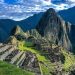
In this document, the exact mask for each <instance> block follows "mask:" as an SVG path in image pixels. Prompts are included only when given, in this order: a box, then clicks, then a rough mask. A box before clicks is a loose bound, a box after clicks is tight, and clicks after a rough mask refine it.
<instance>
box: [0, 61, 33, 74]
mask: <svg viewBox="0 0 75 75" xmlns="http://www.w3.org/2000/svg"><path fill="white" fill-rule="evenodd" d="M0 75H34V74H33V73H31V72H28V71H24V70H22V69H20V68H17V67H16V66H13V65H11V64H8V63H6V62H3V61H0Z"/></svg>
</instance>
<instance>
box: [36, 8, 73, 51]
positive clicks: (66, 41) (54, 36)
mask: <svg viewBox="0 0 75 75" xmlns="http://www.w3.org/2000/svg"><path fill="white" fill-rule="evenodd" d="M36 29H37V31H38V32H39V33H40V34H41V35H42V36H43V37H46V38H47V39H48V40H49V41H50V42H52V43H55V44H57V45H59V46H60V45H61V46H62V47H64V48H66V49H68V50H71V49H72V43H71V40H70V37H69V35H70V30H71V24H70V23H66V22H65V21H64V20H63V19H62V18H61V17H60V16H59V15H57V13H56V12H55V10H54V9H52V8H51V9H48V10H47V12H45V13H44V15H43V17H42V18H41V20H40V21H39V23H38V25H37V26H36Z"/></svg>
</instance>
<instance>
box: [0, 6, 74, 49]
mask: <svg viewBox="0 0 75 75" xmlns="http://www.w3.org/2000/svg"><path fill="white" fill-rule="evenodd" d="M74 9H75V7H73V8H71V9H68V10H65V11H60V12H58V15H59V14H60V16H61V17H63V19H64V20H65V21H64V20H63V19H62V18H61V17H60V18H58V17H57V14H54V12H55V11H53V9H50V10H48V11H47V12H46V13H39V14H35V15H34V16H32V17H29V18H27V19H25V20H22V21H13V20H10V19H1V20H0V42H4V41H6V39H7V38H8V37H9V36H10V35H11V30H12V29H13V28H14V26H17V25H19V26H20V27H21V28H22V29H23V30H24V31H25V32H26V31H27V30H30V29H35V28H36V27H37V26H38V25H39V27H37V30H38V32H39V33H40V34H41V35H43V36H45V34H44V33H45V32H46V35H47V31H48V32H49V31H50V30H51V32H52V34H55V33H54V30H53V29H56V31H57V33H56V35H53V38H54V39H55V37H56V38H57V39H56V40H55V41H57V43H59V41H60V42H61V41H62V40H64V39H65V40H64V41H66V45H65V44H64V43H65V42H64V41H62V42H61V43H62V44H63V45H65V46H66V47H69V49H70V46H71V45H72V46H73V45H74V44H75V41H74V40H75V36H74V32H75V26H74V25H73V24H75V23H74V16H75V15H73V14H74V12H72V13H73V14H71V10H72V11H74ZM68 11H70V13H68ZM64 12H66V14H64ZM62 13H63V14H62ZM52 14H54V15H52ZM69 14H70V15H69ZM63 15H66V16H68V17H67V18H66V16H63ZM51 17H52V18H51ZM71 17H72V19H73V20H71ZM41 18H42V19H41ZM56 20H58V21H59V22H58V21H56ZM68 21H69V22H70V23H71V22H72V23H73V24H70V23H68ZM51 22H52V23H53V22H54V23H55V25H52V27H53V28H52V27H51V26H49V27H48V30H47V31H46V28H47V27H46V26H48V25H51ZM56 23H57V25H56ZM63 24H64V27H62V26H63ZM60 25H61V27H59V26H60ZM41 27H42V28H41ZM58 28H59V29H60V28H62V31H60V30H57V29H58ZM49 29H50V30H49ZM64 29H65V30H64ZM49 33H50V32H49ZM59 33H60V34H61V35H60V34H59ZM58 35H60V36H61V37H60V36H58ZM62 35H63V36H64V37H62ZM48 36H49V37H50V36H51V35H48ZM72 36H73V37H72ZM49 37H48V38H49Z"/></svg>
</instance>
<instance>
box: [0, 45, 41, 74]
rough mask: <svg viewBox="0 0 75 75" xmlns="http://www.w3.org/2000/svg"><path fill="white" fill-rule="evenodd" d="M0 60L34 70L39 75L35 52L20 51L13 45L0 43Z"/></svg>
mask: <svg viewBox="0 0 75 75" xmlns="http://www.w3.org/2000/svg"><path fill="white" fill-rule="evenodd" d="M0 60H1V61H6V62H8V63H10V64H14V65H16V66H17V67H20V68H22V69H25V70H28V71H31V72H35V74H36V75H40V74H41V73H40V68H39V64H38V60H37V58H36V56H35V54H33V53H31V52H27V51H20V50H18V49H17V48H16V46H14V45H9V44H0Z"/></svg>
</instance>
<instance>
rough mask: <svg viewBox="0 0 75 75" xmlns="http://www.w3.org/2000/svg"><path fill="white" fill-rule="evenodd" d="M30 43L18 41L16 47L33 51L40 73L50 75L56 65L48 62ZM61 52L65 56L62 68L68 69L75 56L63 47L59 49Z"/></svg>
mask: <svg viewBox="0 0 75 75" xmlns="http://www.w3.org/2000/svg"><path fill="white" fill-rule="evenodd" d="M32 45H33V44H32V43H31V42H24V41H19V45H18V49H19V50H23V51H30V52H32V53H35V54H36V56H37V59H38V61H39V67H40V71H41V74H42V75H51V73H52V72H54V71H55V67H56V66H57V65H56V64H55V63H52V62H50V60H49V59H48V58H47V57H46V56H44V55H41V51H40V50H36V49H35V48H33V47H32ZM61 53H63V55H64V56H65V60H64V63H63V64H61V65H62V66H63V69H64V70H65V71H69V69H70V67H72V66H73V65H74V63H75V56H74V55H73V54H72V53H70V52H69V51H67V50H64V49H62V50H61ZM41 62H42V63H41Z"/></svg>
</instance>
